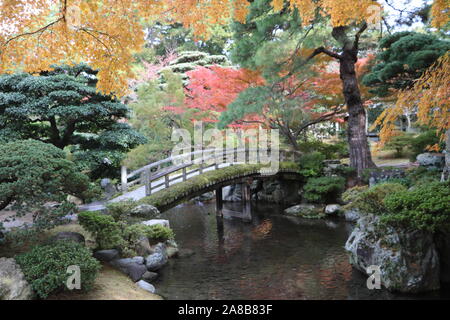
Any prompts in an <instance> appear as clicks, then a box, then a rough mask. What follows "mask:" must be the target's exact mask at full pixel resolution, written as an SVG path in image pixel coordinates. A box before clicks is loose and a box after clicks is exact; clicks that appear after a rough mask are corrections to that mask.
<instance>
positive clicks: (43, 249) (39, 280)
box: [16, 241, 100, 298]
mask: <svg viewBox="0 0 450 320" xmlns="http://www.w3.org/2000/svg"><path fill="white" fill-rule="evenodd" d="M16 261H17V263H18V264H19V265H20V267H21V269H22V271H23V273H24V275H25V278H26V279H27V281H28V282H29V283H30V284H31V287H32V288H33V290H34V291H35V292H36V294H37V295H38V296H39V297H40V298H47V297H48V296H49V295H50V294H55V293H59V292H62V291H66V290H68V289H67V286H66V281H67V279H68V277H69V276H70V274H69V273H67V268H68V267H69V266H73V265H76V266H79V267H80V271H81V289H82V290H83V291H88V290H90V289H92V286H93V285H94V281H95V277H96V276H97V272H98V271H99V270H100V263H99V262H98V261H97V260H96V259H94V258H93V257H92V255H91V252H90V251H89V250H88V249H87V248H85V247H83V246H82V245H81V244H79V243H76V242H73V241H57V242H56V243H54V244H47V245H40V246H35V247H34V248H32V249H31V251H29V252H27V253H24V254H21V255H19V256H17V257H16Z"/></svg>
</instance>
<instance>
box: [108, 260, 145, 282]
mask: <svg viewBox="0 0 450 320" xmlns="http://www.w3.org/2000/svg"><path fill="white" fill-rule="evenodd" d="M110 264H111V265H112V266H113V267H115V268H117V269H118V270H120V271H122V272H123V273H125V274H126V275H127V276H129V277H130V278H131V280H133V281H134V282H136V281H138V280H140V279H142V276H143V275H144V273H146V272H147V268H146V266H145V265H144V258H143V257H134V258H125V259H116V260H113V261H111V262H110Z"/></svg>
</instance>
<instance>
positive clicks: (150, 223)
mask: <svg viewBox="0 0 450 320" xmlns="http://www.w3.org/2000/svg"><path fill="white" fill-rule="evenodd" d="M142 224H145V225H146V226H154V225H157V224H160V225H162V226H163V227H167V228H170V224H169V220H163V219H153V220H147V221H143V222H142Z"/></svg>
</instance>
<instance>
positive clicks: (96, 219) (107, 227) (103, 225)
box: [78, 211, 124, 249]
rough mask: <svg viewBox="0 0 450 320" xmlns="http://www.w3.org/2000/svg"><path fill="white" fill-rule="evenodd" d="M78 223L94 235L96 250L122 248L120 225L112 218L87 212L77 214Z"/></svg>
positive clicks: (98, 213)
mask: <svg viewBox="0 0 450 320" xmlns="http://www.w3.org/2000/svg"><path fill="white" fill-rule="evenodd" d="M78 221H79V223H80V225H81V226H82V227H83V228H85V229H86V230H87V231H89V232H91V233H92V234H93V235H94V237H95V240H96V242H97V246H98V249H113V248H117V249H119V248H121V247H123V245H124V241H123V238H122V229H121V225H120V223H118V222H116V221H115V220H114V218H113V217H111V216H109V215H105V214H102V213H100V212H97V211H87V212H81V213H79V214H78Z"/></svg>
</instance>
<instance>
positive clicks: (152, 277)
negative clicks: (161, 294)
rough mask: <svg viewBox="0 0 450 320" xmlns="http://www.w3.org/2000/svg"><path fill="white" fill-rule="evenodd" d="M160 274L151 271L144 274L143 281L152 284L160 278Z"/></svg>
mask: <svg viewBox="0 0 450 320" xmlns="http://www.w3.org/2000/svg"><path fill="white" fill-rule="evenodd" d="M158 276H159V275H158V274H157V273H156V272H151V271H147V272H146V273H144V274H143V275H142V280H145V281H147V282H150V283H151V282H152V281H153V280H155V279H156V278H158Z"/></svg>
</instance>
